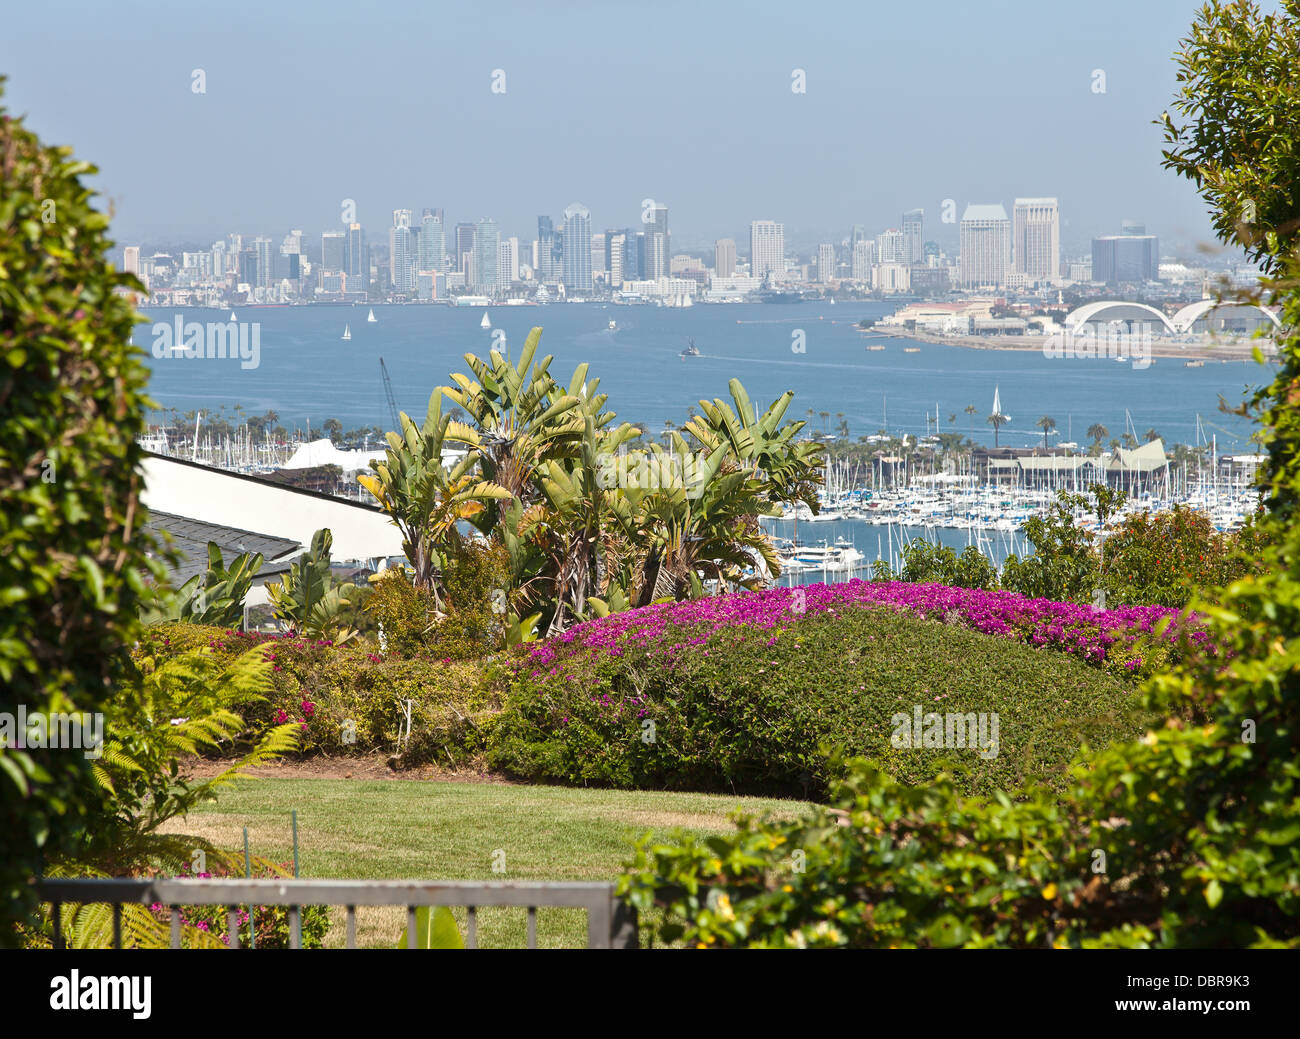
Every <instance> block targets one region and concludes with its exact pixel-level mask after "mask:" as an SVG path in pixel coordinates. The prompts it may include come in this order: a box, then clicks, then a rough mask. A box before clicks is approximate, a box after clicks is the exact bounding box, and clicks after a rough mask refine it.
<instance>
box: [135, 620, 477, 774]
mask: <svg viewBox="0 0 1300 1039" xmlns="http://www.w3.org/2000/svg"><path fill="white" fill-rule="evenodd" d="M251 647H261V649H262V652H263V653H264V655H265V658H266V659H267V660H268V661H269V662H270V664H271V690H270V691H269V692H268V693H267V694H266V700H265V701H264V702H260V703H258V704H255V705H253V706H252V707H250V709H249V710H248V712H247V719H248V720H249V722H250V723H251V724H252V725H253V726H254V728H255V730H256V729H260V728H263V727H266V726H271V725H283V724H293V725H295V726H296V727H297V729H298V732H299V734H300V736H299V740H300V746H301V749H302V751H303V752H304V753H308V754H311V753H324V754H332V755H347V754H365V753H373V752H375V751H385V752H388V753H393V752H397V751H399V750H400V752H401V756H402V761H403V763H404V764H407V765H415V764H421V763H425V762H438V763H441V764H451V765H455V766H460V765H463V764H465V763H466V762H467V761H469V760H471V759H472V758H474V757H475V756H476V755H478V754H480V753H481V751H482V748H483V744H484V739H485V735H486V732H487V730H488V728H489V727H490V725H491V723H492V719H493V717H494V715H495V714H496V712H497V711H498V710H499V707H500V703H501V685H502V681H501V679H500V678H499V677H498V675H497V673H496V668H495V666H494V665H492V664H491V663H489V662H484V663H477V662H463V661H455V660H452V659H451V658H448V657H441V658H435V657H431V656H428V655H420V656H417V657H402V656H399V655H397V654H393V653H388V654H379V653H375V652H374V651H373V650H371V649H370V648H368V647H366V646H364V645H360V644H355V643H348V644H346V645H343V646H335V645H332V644H330V643H328V642H325V641H313V640H310V639H303V638H296V637H292V636H268V635H257V634H247V633H241V632H236V631H223V630H221V629H218V628H205V627H201V626H199V625H193V624H178V625H159V626H157V627H152V628H148V629H146V631H145V632H144V634H143V635H142V637H141V640H140V644H139V646H138V647H137V650H136V655H137V658H138V659H139V660H140V662H141V666H142V667H143V668H145V669H146V670H147V669H149V668H152V667H156V666H158V665H159V664H160V663H162V662H164V661H166V660H168V659H170V658H171V657H173V656H175V655H178V654H183V653H185V652H187V651H192V650H195V649H206V650H207V651H209V652H211V653H212V654H213V655H214V657H215V658H216V660H217V661H219V662H224V661H226V660H231V659H234V658H236V657H238V656H239V655H240V654H241V653H243V652H245V651H247V650H248V649H249V648H251ZM408 700H409V701H410V708H411V718H410V727H409V735H408V733H407V720H406V708H407V701H408Z"/></svg>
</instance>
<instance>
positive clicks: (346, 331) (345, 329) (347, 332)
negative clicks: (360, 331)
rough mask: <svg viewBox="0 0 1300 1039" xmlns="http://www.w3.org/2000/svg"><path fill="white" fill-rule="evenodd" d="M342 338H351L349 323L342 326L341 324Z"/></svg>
mask: <svg viewBox="0 0 1300 1039" xmlns="http://www.w3.org/2000/svg"><path fill="white" fill-rule="evenodd" d="M343 338H344V339H351V338H352V326H351V325H344V326H343Z"/></svg>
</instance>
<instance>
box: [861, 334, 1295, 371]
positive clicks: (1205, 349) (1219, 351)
mask: <svg viewBox="0 0 1300 1039" xmlns="http://www.w3.org/2000/svg"><path fill="white" fill-rule="evenodd" d="M860 331H861V332H862V333H863V339H864V340H867V341H870V340H871V339H872V338H873V336H874V335H881V336H885V337H887V338H890V339H911V340H913V341H915V342H918V343H927V344H929V345H931V346H959V347H963V348H965V349H968V350H1000V351H1004V352H1008V353H1038V354H1041V353H1042V352H1043V346H1044V344H1045V343H1047V341H1048V340H1049V339H1050V338H1051V337H1050V336H1042V335H1035V336H1028V335H1027V336H978V335H965V336H945V335H939V334H937V333H935V332H920V331H914V332H909V331H907V330H906V329H894V328H887V327H886V328H882V327H881V326H879V325H875V326H873V327H871V328H869V329H861V330H860ZM1262 342H1263V340H1250V341H1249V342H1247V343H1240V342H1228V341H1224V342H1221V343H1200V344H1190V343H1189V344H1185V345H1171V344H1161V342H1160V340H1158V339H1152V341H1151V353H1150V356H1151V358H1152V359H1155V358H1163V359H1166V360H1184V361H1221V362H1222V363H1224V364H1227V363H1228V362H1230V361H1238V362H1247V361H1253V360H1254V357H1253V352H1254V350H1255V348H1256V347H1257V346H1261V344H1262ZM1099 345H1100V344H1099ZM1276 356H1277V354H1276V350H1274V351H1273V352H1272V353H1268V352H1266V353H1265V355H1264V358H1265V360H1266V361H1269V360H1275V359H1276ZM1071 359H1074V358H1071ZM1077 359H1078V360H1114V359H1115V358H1113V357H1109V356H1107V355H1105V354H1102V356H1101V357H1098V358H1077Z"/></svg>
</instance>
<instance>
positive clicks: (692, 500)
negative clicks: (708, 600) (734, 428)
mask: <svg viewBox="0 0 1300 1039" xmlns="http://www.w3.org/2000/svg"><path fill="white" fill-rule="evenodd" d="M688 450H689V449H688V446H687V444H686V441H685V440H684V439H683V438H682V437H681V436H680V435H679V434H677V433H674V434H672V451H671V452H668V451H665V450H664V449H663V448H662V447H660V446H659V445H658V444H652V445H650V449H649V452H648V453H647V457H648V461H649V463H650V464H649V466H648V467H647V468H648V470H649V471H650V472H651V473H654V474H656V475H655V476H654V477H653V483H654V485H653V486H650V487H647V488H645V489H644V490H642V491H640V493H638V492H637V491H636V490H634V491H633V492H632V493H633V494H634V495H635V497H636V499H637V501H636V504H637V507H638V519H637V523H638V525H639V527H640V529H641V531H642V542H641V551H640V554H639V556H638V559H637V563H636V567H635V576H634V579H633V582H632V588H631V593H632V595H631V598H632V602H633V604H634V605H637V606H644V605H647V604H649V603H651V602H654V601H656V600H659V599H665V598H673V599H684V598H689V597H696V596H699V595H702V594H703V593H704V583H705V582H706V581H712V582H714V583H715V585H716V587H717V590H718V591H719V592H721V591H723V590H724V589H726V588H727V587H743V588H757V587H760V586H761V585H762V583H763V581H764V576H763V574H762V572H761V571H762V568H763V567H766V569H767V570H768V571H769V572H771V573H779V572H780V567H779V564H778V562H777V559H776V555H775V552H774V550H773V547H772V543H771V539H770V538H768V537H767V535H766V534H764V532H763V530H762V528H761V527H760V526H759V523H758V517H759V516H763V515H777V514H778V509H777V507H776V506H775V505H774V504H772V503H771V502H769V501H767V500H766V498H765V484H764V482H763V481H762V480H759V479H757V478H756V477H754V476H753V475H752V474H751V473H749V472H748V471H745V470H741V469H737V468H735V467H734V458H733V457H731V456H730V447H729V445H728V444H725V443H720V444H718V445H717V446H716V447H715V448H714V449H713V450H712V451H711V452H710V453H709V454H707V455H702V454H697V455H696V456H694V457H695V462H694V467H693V472H692V474H691V478H690V479H689V480H682V481H680V482H672V481H665V480H664V479H663V476H662V474H663V473H664V472H666V471H667V472H672V471H675V467H674V466H672V465H671V464H670V462H669V460H668V459H666V458H665V457H664V456H665V455H669V456H670V457H671V456H676V457H680V456H681V455H682V454H684V453H687V452H688ZM729 463H730V464H731V465H732V468H731V469H730V471H725V470H724V467H725V466H727V465H728V464H729Z"/></svg>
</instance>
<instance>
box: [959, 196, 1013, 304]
mask: <svg viewBox="0 0 1300 1039" xmlns="http://www.w3.org/2000/svg"><path fill="white" fill-rule="evenodd" d="M960 239H961V287H962V288H964V289H981V288H993V289H1000V288H1003V287H1004V286H1005V285H1006V283H1007V274H1008V273H1009V272H1010V270H1011V221H1010V220H1008V219H1007V211H1006V210H1005V209H1003V208H1002V206H1001V205H998V204H993V205H969V206H967V207H966V212H965V213H963V214H962V218H961V225H960Z"/></svg>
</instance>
